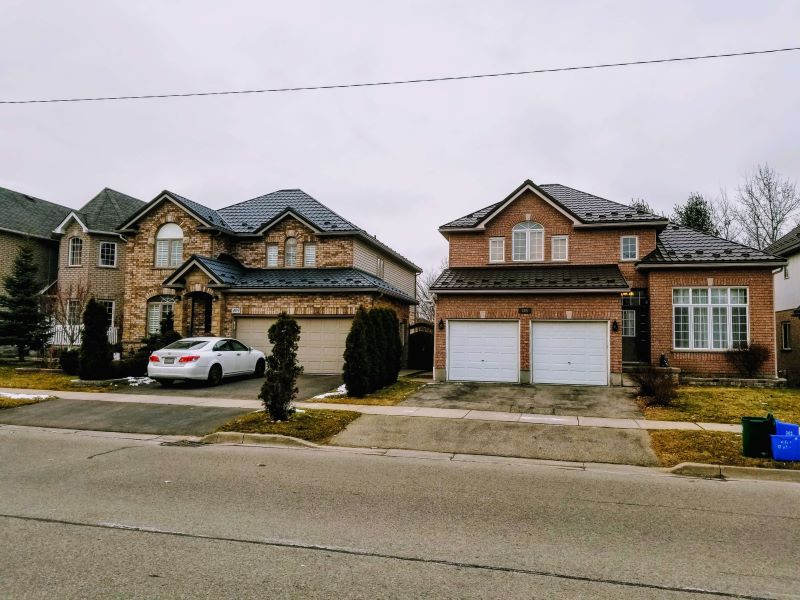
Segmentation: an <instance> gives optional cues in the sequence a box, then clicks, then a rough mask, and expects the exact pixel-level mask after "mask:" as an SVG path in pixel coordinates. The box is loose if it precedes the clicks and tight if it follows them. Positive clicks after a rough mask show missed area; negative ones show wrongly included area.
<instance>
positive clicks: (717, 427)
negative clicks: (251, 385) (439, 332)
mask: <svg viewBox="0 0 800 600" xmlns="http://www.w3.org/2000/svg"><path fill="white" fill-rule="evenodd" d="M2 392H7V393H18V394H45V395H51V396H57V397H59V398H63V399H67V400H102V401H106V402H132V403H139V404H168V405H181V406H205V407H218V408H242V409H250V410H259V409H260V408H262V406H263V405H262V403H261V401H260V400H239V399H235V398H199V397H195V396H155V395H145V394H121V393H107V392H78V391H75V392H73V391H59V392H54V391H50V390H26V389H17V388H0V393H2ZM295 406H297V408H303V409H305V408H307V409H326V410H349V411H353V412H360V413H363V414H366V415H381V416H387V417H428V418H431V417H432V418H438V419H465V420H472V421H498V422H505V423H523V424H524V423H528V424H535V425H567V426H573V427H606V428H612V429H640V430H657V429H682V430H687V431H724V432H730V433H741V431H742V427H741V425H731V424H726V423H690V422H688V421H647V420H645V419H611V418H605V417H584V416H574V415H573V416H570V415H537V414H527V413H512V412H495V411H486V410H467V409H455V408H428V407H420V406H402V405H398V406H369V405H363V404H333V403H327V402H296V403H295Z"/></svg>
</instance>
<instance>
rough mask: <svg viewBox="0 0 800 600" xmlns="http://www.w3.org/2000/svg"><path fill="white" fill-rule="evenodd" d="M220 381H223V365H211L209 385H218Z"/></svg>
mask: <svg viewBox="0 0 800 600" xmlns="http://www.w3.org/2000/svg"><path fill="white" fill-rule="evenodd" d="M220 381H222V367H221V366H219V365H211V368H210V369H209V370H208V385H218V384H219V382H220Z"/></svg>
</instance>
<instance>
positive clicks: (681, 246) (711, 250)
mask: <svg viewBox="0 0 800 600" xmlns="http://www.w3.org/2000/svg"><path fill="white" fill-rule="evenodd" d="M780 260H781V259H780V258H779V257H776V256H773V255H772V254H769V253H767V252H764V251H761V250H756V249H755V248H750V247H748V246H744V245H742V244H739V243H737V242H731V241H730V240H725V239H722V238H718V237H715V236H713V235H708V234H706V233H701V232H700V231H697V230H695V229H692V228H690V227H686V226H684V225H676V224H674V223H670V224H669V226H667V227H666V228H665V229H664V230H663V231H660V232H659V233H658V238H657V239H656V248H655V250H653V251H652V252H651V253H650V254H648V255H647V256H645V257H644V258H643V259H642V260H641V262H640V264H643V265H649V264H692V263H720V264H724V263H750V262H752V263H759V262H764V261H769V262H774V261H780Z"/></svg>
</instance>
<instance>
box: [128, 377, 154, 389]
mask: <svg viewBox="0 0 800 600" xmlns="http://www.w3.org/2000/svg"><path fill="white" fill-rule="evenodd" d="M125 379H127V380H128V385H129V386H131V387H138V386H140V385H147V384H149V383H155V382H156V380H155V379H150V378H149V377H126V378H125Z"/></svg>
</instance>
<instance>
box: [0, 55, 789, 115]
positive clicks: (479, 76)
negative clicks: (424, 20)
mask: <svg viewBox="0 0 800 600" xmlns="http://www.w3.org/2000/svg"><path fill="white" fill-rule="evenodd" d="M796 50H800V46H798V47H794V48H773V49H771V50H750V51H747V52H727V53H725V54H705V55H702V56H678V57H673V58H656V59H652V60H632V61H627V62H617V63H602V64H596V65H580V66H573V67H554V68H549V69H530V70H527V71H507V72H504V73H475V74H471V75H449V76H444V77H428V78H421V79H399V80H394V81H369V82H362V83H338V84H331V85H306V86H297V87H279V88H264V89H256V90H222V91H216V92H182V93H170V94H141V95H129V96H97V97H87V98H39V99H29V100H0V104H53V103H57V102H102V101H106V100H153V99H156V98H195V97H200V96H233V95H237V94H278V93H284V92H310V91H319V90H340V89H348V88H364V87H381V86H390V85H410V84H415V83H442V82H446V81H463V80H467V79H489V78H493V77H517V76H520V75H539V74H542V73H561V72H564V71H589V70H591V69H611V68H618V67H633V66H637V65H656V64H662V63H674V62H686V61H696V60H710V59H713V58H734V57H738V56H755V55H758V54H778V53H781V52H794V51H796Z"/></svg>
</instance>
